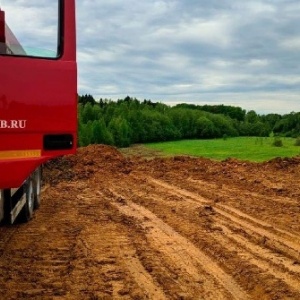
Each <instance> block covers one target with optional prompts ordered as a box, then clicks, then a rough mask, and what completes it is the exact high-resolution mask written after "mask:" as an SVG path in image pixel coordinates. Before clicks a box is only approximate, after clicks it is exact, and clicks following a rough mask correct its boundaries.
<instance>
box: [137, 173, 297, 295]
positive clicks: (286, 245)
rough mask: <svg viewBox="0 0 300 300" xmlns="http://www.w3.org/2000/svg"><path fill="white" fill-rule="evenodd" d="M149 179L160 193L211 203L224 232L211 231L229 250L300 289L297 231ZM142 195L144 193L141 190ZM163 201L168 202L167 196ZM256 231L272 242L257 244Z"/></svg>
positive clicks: (196, 201) (295, 288)
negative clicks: (292, 232)
mask: <svg viewBox="0 0 300 300" xmlns="http://www.w3.org/2000/svg"><path fill="white" fill-rule="evenodd" d="M146 180H147V182H148V183H150V184H153V186H154V187H155V189H156V190H157V189H158V188H159V189H161V191H159V195H160V194H164V195H165V198H166V197H167V196H166V195H168V194H169V195H173V196H176V197H183V198H184V202H185V203H186V204H187V203H190V204H191V205H194V206H195V207H197V205H199V204H200V205H202V206H203V207H211V208H212V211H213V212H214V213H213V215H212V217H213V218H214V219H215V223H216V224H217V228H218V230H216V232H219V231H220V230H219V228H221V234H215V233H214V232H212V233H210V234H212V235H215V238H216V240H218V242H220V243H221V244H223V246H224V247H226V248H227V249H228V250H231V251H233V252H234V251H235V252H237V254H238V255H239V256H240V257H241V258H242V259H244V260H246V261H250V262H251V263H252V264H254V265H256V266H257V267H258V268H259V269H261V270H262V271H263V272H267V273H269V274H271V275H272V276H274V277H275V278H277V279H278V280H283V281H284V282H285V283H286V284H288V285H289V286H290V287H291V288H292V289H294V290H297V291H298V292H299V291H300V266H299V263H298V261H299V260H298V258H299V250H300V244H297V243H296V242H292V241H291V238H297V239H298V236H297V235H294V234H290V233H289V232H287V231H284V230H281V229H277V228H274V226H272V225H270V224H268V223H266V222H264V221H261V220H259V219H256V218H254V217H252V216H248V215H247V214H245V213H242V212H240V211H239V210H237V209H234V208H232V207H228V206H226V205H223V204H215V203H214V202H213V201H211V200H209V199H205V198H203V197H201V196H199V195H197V194H195V193H192V192H189V191H187V190H183V189H181V188H178V187H176V186H173V185H170V184H168V183H166V182H163V181H161V180H157V179H154V178H152V177H147V179H146ZM155 189H154V191H155ZM138 196H139V197H141V198H142V197H143V196H142V195H141V194H139V195H138ZM168 201H170V200H168ZM182 201H183V200H182ZM161 202H164V199H163V198H162V199H161ZM169 206H170V207H172V204H170V203H169ZM268 229H269V230H272V232H270V231H269V230H268ZM241 230H242V232H244V231H246V232H247V231H248V234H247V235H246V237H247V238H245V237H244V236H243V235H242V236H240V235H239V233H240V231H241ZM237 233H238V234H237ZM253 234H258V235H259V236H260V237H261V238H262V239H265V238H266V236H267V237H268V238H269V239H270V240H271V239H272V244H271V245H266V244H267V243H268V242H267V241H264V243H263V246H261V245H260V244H261V243H259V242H258V244H257V241H253V239H252V238H251V235H253ZM249 237H250V238H249ZM230 241H231V243H230ZM231 244H233V245H235V246H232V245H231ZM274 250H275V252H274ZM278 252H279V253H278ZM291 257H292V258H293V259H291ZM295 259H296V261H295Z"/></svg>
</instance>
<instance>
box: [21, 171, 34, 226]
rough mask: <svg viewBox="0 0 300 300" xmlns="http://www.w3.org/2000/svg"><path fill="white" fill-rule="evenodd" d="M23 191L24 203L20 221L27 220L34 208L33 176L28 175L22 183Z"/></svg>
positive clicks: (24, 221)
mask: <svg viewBox="0 0 300 300" xmlns="http://www.w3.org/2000/svg"><path fill="white" fill-rule="evenodd" d="M24 193H25V199H26V203H25V205H24V207H23V208H22V210H21V212H20V215H19V220H20V222H22V223H26V222H28V221H29V220H30V219H31V218H32V215H33V210H34V180H33V177H32V176H30V177H29V178H28V179H27V181H26V183H25V184H24Z"/></svg>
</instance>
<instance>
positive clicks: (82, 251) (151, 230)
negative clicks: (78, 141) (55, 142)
mask: <svg viewBox="0 0 300 300" xmlns="http://www.w3.org/2000/svg"><path fill="white" fill-rule="evenodd" d="M44 176H45V186H46V187H47V188H46V190H45V191H44V193H43V196H42V205H41V207H40V209H39V210H38V211H37V212H36V213H35V216H34V218H33V220H32V221H31V222H29V223H28V224H21V225H17V226H14V227H1V228H0V294H1V298H2V299H155V300H157V299H213V300H215V299H300V233H299V232H300V159H299V158H293V159H275V160H272V161H270V162H266V163H262V164H255V163H248V162H240V161H236V160H226V161H223V162H214V161H211V160H208V159H201V158H189V157H175V158H155V159H153V160H144V159H142V158H138V157H130V158H125V157H124V156H123V155H122V154H121V153H120V152H118V151H117V150H116V149H115V148H112V147H107V146H89V147H87V148H82V149H79V151H78V154H77V155H75V156H69V157H65V158H61V159H58V160H55V161H53V162H51V163H49V164H48V165H47V166H46V167H45V170H44Z"/></svg>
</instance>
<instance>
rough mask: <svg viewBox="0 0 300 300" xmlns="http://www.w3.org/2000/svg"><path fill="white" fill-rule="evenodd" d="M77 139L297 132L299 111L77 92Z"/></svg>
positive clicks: (119, 142)
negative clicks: (172, 102) (264, 111)
mask: <svg viewBox="0 0 300 300" xmlns="http://www.w3.org/2000/svg"><path fill="white" fill-rule="evenodd" d="M78 119H79V122H78V135H79V138H78V143H79V146H87V145H89V144H107V145H114V146H117V147H127V146H130V145H131V144H136V143H149V142H161V141H171V140H182V139H214V138H227V137H237V136H259V137H267V136H270V135H273V136H279V137H295V138H297V137H299V136H300V112H291V113H289V114H285V115H280V114H275V113H270V114H266V115H259V114H258V113H256V112H255V111H254V110H250V111H246V110H244V109H242V108H241V107H235V106H228V105H202V106H200V105H195V104H186V103H182V104H178V105H176V106H168V105H166V104H163V103H160V102H152V101H151V100H143V101H140V100H138V99H136V98H131V97H129V96H127V97H125V98H124V99H119V100H118V101H112V100H110V99H102V98H101V99H99V100H98V101H96V100H95V99H94V97H93V96H92V95H88V94H86V95H81V96H78Z"/></svg>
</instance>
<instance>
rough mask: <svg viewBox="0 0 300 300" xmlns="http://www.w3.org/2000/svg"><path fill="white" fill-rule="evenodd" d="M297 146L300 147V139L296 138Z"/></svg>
mask: <svg viewBox="0 0 300 300" xmlns="http://www.w3.org/2000/svg"><path fill="white" fill-rule="evenodd" d="M295 146H300V137H297V138H296V141H295Z"/></svg>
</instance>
